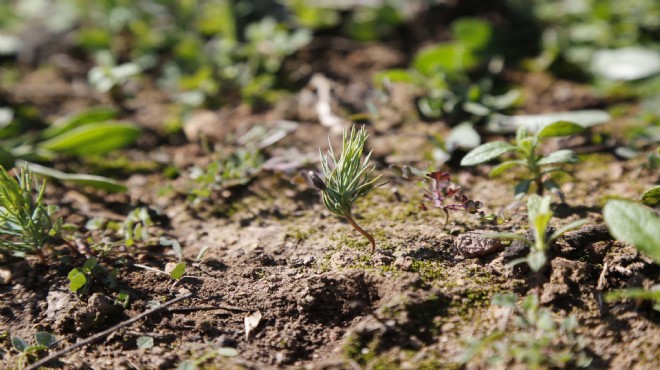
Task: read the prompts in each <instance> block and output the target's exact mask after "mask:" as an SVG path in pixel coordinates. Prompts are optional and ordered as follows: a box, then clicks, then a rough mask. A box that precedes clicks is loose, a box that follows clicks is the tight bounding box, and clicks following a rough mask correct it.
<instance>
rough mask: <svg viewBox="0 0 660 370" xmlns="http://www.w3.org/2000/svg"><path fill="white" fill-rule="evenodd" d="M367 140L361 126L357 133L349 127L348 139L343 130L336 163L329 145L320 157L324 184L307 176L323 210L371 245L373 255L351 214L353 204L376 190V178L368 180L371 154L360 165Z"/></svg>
mask: <svg viewBox="0 0 660 370" xmlns="http://www.w3.org/2000/svg"><path fill="white" fill-rule="evenodd" d="M367 136H368V135H367V130H366V129H365V128H364V126H362V128H361V129H360V130H359V131H357V132H356V131H355V126H353V127H352V128H351V134H350V136H348V134H347V130H344V135H343V139H342V150H341V156H340V157H339V160H337V158H336V157H335V153H334V151H333V150H332V144H330V148H329V149H328V152H327V154H326V155H325V156H324V155H323V154H322V153H321V167H322V169H323V174H324V176H325V182H324V181H323V180H322V179H321V178H320V177H319V176H318V175H316V174H315V173H313V172H310V177H311V179H312V182H313V184H314V186H316V187H317V188H318V189H319V190H321V192H322V194H323V204H324V205H325V207H326V208H327V209H328V210H330V211H331V212H332V213H334V214H336V215H338V216H340V217H343V218H345V219H346V221H348V223H349V224H351V226H353V228H354V229H355V230H357V231H358V232H360V234H362V235H364V237H365V238H367V239H368V240H369V243H371V251H372V252H374V251H375V250H376V241H375V240H374V238H373V237H372V236H371V234H369V233H368V232H367V231H365V230H364V229H363V228H361V227H360V226H359V225H358V224H357V223H356V222H355V220H354V219H353V215H352V213H351V209H352V207H353V203H354V202H355V201H356V200H357V199H358V198H360V197H362V196H364V195H366V194H367V193H368V192H369V191H370V190H371V189H373V188H374V187H376V186H377V185H375V182H376V181H378V179H379V178H380V176H378V177H375V178H374V177H372V173H373V171H374V169H375V167H374V166H371V165H369V158H370V157H371V152H369V154H367V157H366V159H365V160H364V161H361V157H362V152H363V151H364V143H365V142H366V140H367Z"/></svg>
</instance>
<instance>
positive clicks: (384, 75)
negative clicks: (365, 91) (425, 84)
mask: <svg viewBox="0 0 660 370" xmlns="http://www.w3.org/2000/svg"><path fill="white" fill-rule="evenodd" d="M385 81H389V82H391V83H410V84H412V83H414V82H415V76H413V74H412V73H411V72H410V71H407V70H405V69H388V70H386V71H383V72H380V73H376V74H375V75H374V82H375V84H376V85H378V86H381V87H382V86H383V84H384V82H385Z"/></svg>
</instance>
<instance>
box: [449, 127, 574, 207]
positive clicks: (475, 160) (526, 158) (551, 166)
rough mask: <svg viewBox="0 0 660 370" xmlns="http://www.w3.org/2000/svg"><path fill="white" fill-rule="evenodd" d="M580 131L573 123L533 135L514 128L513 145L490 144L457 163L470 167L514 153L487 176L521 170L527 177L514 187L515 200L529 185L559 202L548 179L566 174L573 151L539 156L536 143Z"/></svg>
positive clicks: (545, 128)
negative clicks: (521, 168)
mask: <svg viewBox="0 0 660 370" xmlns="http://www.w3.org/2000/svg"><path fill="white" fill-rule="evenodd" d="M583 131H584V128H583V127H582V126H580V125H578V124H576V123H573V122H568V121H558V122H554V123H551V124H549V125H547V126H545V127H543V128H542V129H540V130H539V131H538V132H536V134H533V135H532V134H530V133H529V132H527V130H526V129H525V128H524V127H522V126H521V127H520V128H518V130H517V132H516V141H515V144H510V143H507V142H505V141H494V142H490V143H486V144H483V145H481V146H478V147H476V148H474V149H473V150H472V151H470V152H469V153H468V154H467V155H466V156H465V157H463V159H462V160H461V165H462V166H474V165H478V164H482V163H486V162H488V161H491V160H493V159H495V158H497V157H500V156H502V155H504V154H507V153H515V154H516V158H515V159H513V160H508V161H505V162H502V163H500V164H499V165H498V166H496V167H494V168H493V169H492V170H491V171H490V174H489V176H490V177H494V176H498V175H501V174H503V173H505V172H506V171H508V170H510V169H511V168H514V167H519V166H520V167H524V168H525V169H526V170H527V171H528V172H529V176H527V177H525V178H523V179H522V180H520V181H519V182H518V183H517V184H516V186H515V195H516V198H520V197H522V196H524V195H525V194H527V192H528V191H529V190H530V188H531V185H532V184H534V185H535V186H536V194H538V195H543V192H544V189H547V190H550V191H552V192H555V193H558V194H559V195H560V197H562V200H563V194H562V193H561V190H560V188H559V185H558V184H557V183H556V182H555V181H554V180H553V179H552V178H551V177H550V175H551V174H552V173H554V172H557V171H563V172H567V171H566V169H565V168H564V166H565V165H566V164H569V163H576V162H578V157H577V154H575V152H573V151H571V150H568V149H562V150H558V151H556V152H552V153H550V154H547V155H544V154H541V153H539V144H540V143H541V141H542V140H543V139H545V138H549V137H559V136H569V135H575V134H578V133H581V132H583Z"/></svg>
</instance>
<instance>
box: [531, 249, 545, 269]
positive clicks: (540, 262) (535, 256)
mask: <svg viewBox="0 0 660 370" xmlns="http://www.w3.org/2000/svg"><path fill="white" fill-rule="evenodd" d="M546 261H547V257H546V256H545V252H542V251H533V252H530V253H529V256H527V264H528V265H529V268H530V269H532V271H539V270H540V269H541V268H543V266H545V263H546Z"/></svg>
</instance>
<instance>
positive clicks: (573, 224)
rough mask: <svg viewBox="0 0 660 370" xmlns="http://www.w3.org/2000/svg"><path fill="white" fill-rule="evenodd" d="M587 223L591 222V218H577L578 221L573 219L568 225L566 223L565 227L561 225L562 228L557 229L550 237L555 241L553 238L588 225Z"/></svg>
mask: <svg viewBox="0 0 660 370" xmlns="http://www.w3.org/2000/svg"><path fill="white" fill-rule="evenodd" d="M587 223H589V220H577V221H573V222H571V223H570V224H568V225H566V226H564V227H561V228H559V229H558V230H557V231H555V232H554V233H552V236H551V237H550V241H553V240H555V239H557V238H559V237H560V236H562V235H564V234H566V233H567V232H569V231H571V230H575V229H578V228H580V227H582V226H584V225H586V224H587Z"/></svg>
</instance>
